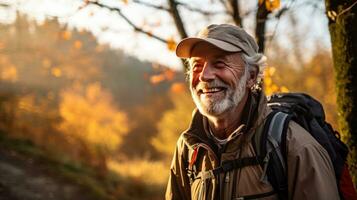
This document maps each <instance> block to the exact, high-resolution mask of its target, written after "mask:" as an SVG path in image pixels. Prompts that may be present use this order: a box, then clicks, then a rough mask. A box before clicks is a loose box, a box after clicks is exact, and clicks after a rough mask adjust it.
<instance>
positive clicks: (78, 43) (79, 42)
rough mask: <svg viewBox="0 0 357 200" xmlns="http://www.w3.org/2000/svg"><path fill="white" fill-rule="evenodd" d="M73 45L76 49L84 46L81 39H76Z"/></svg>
mask: <svg viewBox="0 0 357 200" xmlns="http://www.w3.org/2000/svg"><path fill="white" fill-rule="evenodd" d="M73 47H74V48H75V49H81V48H82V42H81V41H79V40H76V41H74V43H73Z"/></svg>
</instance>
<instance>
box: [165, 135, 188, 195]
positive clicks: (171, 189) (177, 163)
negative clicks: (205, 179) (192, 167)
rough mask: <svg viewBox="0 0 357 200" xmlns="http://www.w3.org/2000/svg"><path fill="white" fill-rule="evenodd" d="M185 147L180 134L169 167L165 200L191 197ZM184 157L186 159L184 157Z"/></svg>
mask: <svg viewBox="0 0 357 200" xmlns="http://www.w3.org/2000/svg"><path fill="white" fill-rule="evenodd" d="M187 151H188V150H187V148H186V147H185V144H184V142H183V138H182V136H181V137H180V138H179V140H178V141H177V145H176V149H175V153H174V156H173V159H172V163H171V167H170V176H169V180H168V184H167V188H166V194H165V199H166V200H171V199H172V200H173V199H175V200H186V199H187V200H189V199H191V187H190V182H189V178H188V175H187V162H188V161H187V154H188V152H187ZM185 158H186V159H185Z"/></svg>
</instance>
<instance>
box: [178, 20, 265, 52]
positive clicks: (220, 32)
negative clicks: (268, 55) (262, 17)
mask: <svg viewBox="0 0 357 200" xmlns="http://www.w3.org/2000/svg"><path fill="white" fill-rule="evenodd" d="M200 42H205V43H207V44H210V45H214V46H216V47H218V48H220V49H222V50H224V51H227V52H241V51H242V52H244V53H245V54H247V55H248V56H254V55H255V54H256V53H258V49H259V47H258V45H257V43H256V42H255V40H254V38H253V37H252V36H250V35H249V34H248V33H247V32H245V30H243V29H242V28H240V27H238V26H234V25H229V24H219V25H217V24H212V25H209V26H207V27H206V28H204V29H203V30H201V31H200V32H199V33H198V35H197V37H189V38H185V39H183V40H181V42H180V43H179V44H178V45H177V47H176V55H177V56H178V57H181V58H190V57H191V52H192V49H193V47H194V46H195V45H196V44H198V43H200Z"/></svg>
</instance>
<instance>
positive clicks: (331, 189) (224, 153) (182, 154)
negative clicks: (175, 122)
mask: <svg viewBox="0 0 357 200" xmlns="http://www.w3.org/2000/svg"><path fill="white" fill-rule="evenodd" d="M270 112H271V109H270V108H269V107H268V106H267V100H266V97H265V95H264V93H261V94H260V95H258V96H254V95H251V97H250V98H249V100H248V102H247V104H246V106H245V108H244V111H243V119H245V121H243V122H244V123H243V124H242V125H241V126H240V127H239V128H238V131H235V132H234V134H233V135H230V136H229V137H228V142H227V143H226V145H225V146H224V147H222V148H217V145H215V143H214V141H213V140H212V139H211V138H210V137H209V134H207V127H206V126H207V125H206V124H207V118H205V117H204V116H203V115H201V114H200V113H199V112H198V111H197V110H195V111H194V113H193V118H192V122H191V125H190V127H189V128H188V129H187V130H186V131H184V132H183V133H182V134H181V136H180V138H179V139H178V141H177V145H176V149H175V153H174V156H173V160H172V164H171V168H170V176H169V180H168V185H167V189H166V195H165V197H166V199H180V200H185V199H192V200H196V199H199V200H203V199H210V200H213V199H220V200H228V199H229V200H231V199H237V200H238V199H278V196H277V194H276V193H274V189H273V187H272V186H271V184H270V183H269V182H268V181H267V178H266V173H265V172H264V169H263V168H262V167H261V166H260V165H252V166H246V167H243V168H239V169H234V170H231V171H228V172H225V173H220V174H219V175H218V176H213V174H212V173H209V170H212V169H214V168H216V167H219V166H220V165H221V164H222V163H223V162H225V161H227V160H233V159H237V158H245V157H251V156H254V155H255V151H254V148H253V145H252V142H251V140H252V136H253V135H254V134H255V133H256V132H258V131H261V129H262V127H263V124H264V121H265V119H266V117H267V115H268V114H269V113H270ZM252 113H253V114H252ZM244 116H250V117H244ZM287 131H288V132H287V139H286V151H287V152H286V155H287V176H288V177H287V180H288V199H294V200H298V199H299V200H300V199H311V200H312V199H313V200H319V199H321V200H329V199H331V200H332V199H333V200H334V199H339V194H338V189H337V185H336V180H335V175H334V170H333V165H332V163H331V160H330V157H329V155H328V153H327V152H326V150H325V149H324V148H323V147H322V146H321V145H320V144H319V143H318V142H317V141H315V139H314V138H313V137H312V136H311V135H310V134H309V133H308V132H306V131H305V129H303V128H302V127H301V126H299V125H298V124H297V123H295V122H293V121H291V122H290V123H289V127H288V130H287ZM195 151H197V152H196V154H195V153H194V152H195ZM193 154H195V155H193ZM193 156H194V157H195V160H194V161H195V162H194V166H193V168H192V166H191V164H192V163H191V162H193V160H192V157H193Z"/></svg>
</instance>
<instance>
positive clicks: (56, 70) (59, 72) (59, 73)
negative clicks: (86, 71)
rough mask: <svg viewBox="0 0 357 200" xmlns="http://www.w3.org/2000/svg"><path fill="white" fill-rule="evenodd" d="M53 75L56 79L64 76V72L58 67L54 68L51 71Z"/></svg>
mask: <svg viewBox="0 0 357 200" xmlns="http://www.w3.org/2000/svg"><path fill="white" fill-rule="evenodd" d="M51 74H52V75H53V76H54V77H57V78H58V77H61V76H62V70H61V69H60V68H58V67H54V68H52V69H51Z"/></svg>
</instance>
